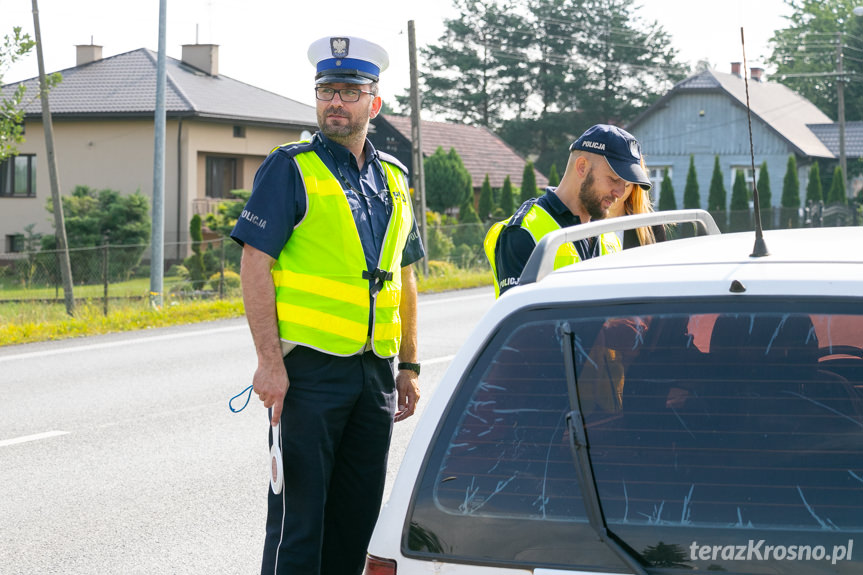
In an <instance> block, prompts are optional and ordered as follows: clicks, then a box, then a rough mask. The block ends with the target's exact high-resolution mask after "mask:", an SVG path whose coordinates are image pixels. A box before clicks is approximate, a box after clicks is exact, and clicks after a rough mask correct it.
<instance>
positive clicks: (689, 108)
mask: <svg viewBox="0 0 863 575" xmlns="http://www.w3.org/2000/svg"><path fill="white" fill-rule="evenodd" d="M743 73H746V71H743ZM749 105H750V108H751V112H752V142H753V150H754V153H755V166H756V173H753V171H752V160H751V158H750V145H749V119H748V117H747V106H746V83H745V79H744V78H743V75H742V73H741V67H740V64H738V63H735V64H732V68H731V73H730V74H727V73H723V72H718V71H716V70H705V71H702V72H700V73H698V74H695V75H693V76H690V77H689V78H687V79H685V80H683V81H682V82H680V83H678V84H677V85H675V86H674V87H673V88H672V89H671V90H670V91H669V92H668V93H666V94H665V95H664V96H663V97H662V98H660V99H659V100H657V101H656V103H654V104H653V105H652V106H650V108H648V109H647V110H646V111H645V112H643V113H642V114H641V115H640V116H639V117H637V118H636V119H635V120H634V121H633V122H631V123H630V124H629V125H627V126H626V129H627V130H629V131H630V132H632V134H633V135H635V136H636V137H637V138H638V140H639V141H640V142H641V143H642V149H643V151H644V157H645V162H646V164H647V167H648V168H649V170H650V176H651V179H652V180H653V182H654V185H655V189H656V190H659V189H660V188H659V186H660V182H661V180H662V177H663V175H662V174H663V173H664V171H665V170H668V173H669V175H670V177H671V182H672V184H673V187H674V192H675V198H676V200H677V206H678V207H683V193H684V189H685V187H686V177H687V173H688V171H689V158H690V155H692V156H693V158H694V161H695V169H696V173H697V176H698V187H699V194H700V196H701V204H702V207H706V206H707V198H708V193H709V190H710V179H711V177H712V175H713V167H714V161H715V160H714V159H715V157H716V156H719V164H720V169H721V171H722V176H723V179H724V183H725V189H726V191H727V197H728V198H729V199H730V197H731V190H732V186H733V183H734V177H735V173H736V172H737V171H738V170H741V171H743V173H744V175H745V176H746V180H747V182H752V181H757V177H758V174H757V171H758V170H759V169H760V166H761V165H762V163H763V162H767V169H768V173H769V175H770V180H771V196H772V204H773V205H774V206H778V205H779V203H780V200H781V195H782V181H783V178H784V177H785V171H786V169H787V165H788V158H789V156H791V155H793V156H795V158H796V161H797V167H798V178H799V180H800V190H801V192H800V193H801V205H803V204H805V194H806V184H807V182H808V175H809V168H810V166H811V165H812V163H813V162H815V161H819V163H820V164H821V165H822V170H823V166H824V165H825V162H833V163H835V161H836V159H837V156H838V149H837V150H832V149H831V147H830V146H828V144H827V143H825V141H824V140H822V137H824V134H825V133H829V132H831V129H829V128H828V129H818V128H813V127H814V126H825V125H830V126H835V124H834V123H833V121H832V120H831V119H830V118H829V117H828V116H827V115H826V114H824V113H823V112H822V111H821V110H819V109H818V108H817V107H816V106H815V105H814V104H813V103H812V102H810V101H809V100H807V99H806V98H804V97H802V96H800V95H799V94H797V93H796V92H794V91H792V90H791V89H790V88H788V87H787V86H784V85H782V84H779V83H775V82H767V81H764V78H763V70H762V69H760V68H753V69H752V70H751V74H750V78H749ZM832 130H835V128H832ZM819 136H821V137H819ZM837 143H838V140H837ZM835 147H836V148H838V145H837V146H835Z"/></svg>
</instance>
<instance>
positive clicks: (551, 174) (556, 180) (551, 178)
mask: <svg viewBox="0 0 863 575" xmlns="http://www.w3.org/2000/svg"><path fill="white" fill-rule="evenodd" d="M559 184H560V176H559V175H558V173H557V164H552V165H551V168H549V170H548V185H549V186H557V185H559Z"/></svg>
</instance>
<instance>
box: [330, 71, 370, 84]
mask: <svg viewBox="0 0 863 575" xmlns="http://www.w3.org/2000/svg"><path fill="white" fill-rule="evenodd" d="M376 81H377V78H372V77H371V76H370V75H369V74H367V73H366V72H362V71H360V70H342V69H337V70H324V71H323V72H320V73H318V74H317V75H316V76H315V84H316V85H317V84H371V83H372V82H376Z"/></svg>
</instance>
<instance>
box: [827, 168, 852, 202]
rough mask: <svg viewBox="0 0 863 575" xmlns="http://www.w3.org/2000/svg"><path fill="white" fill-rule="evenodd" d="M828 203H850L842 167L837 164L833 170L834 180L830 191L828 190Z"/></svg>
mask: <svg viewBox="0 0 863 575" xmlns="http://www.w3.org/2000/svg"><path fill="white" fill-rule="evenodd" d="M825 203H828V204H845V205H847V204H848V196H847V195H846V194H845V187H844V186H843V182H842V168H840V167H839V166H836V169H835V170H833V181H832V182H831V183H830V191H829V192H827V201H826V202H825Z"/></svg>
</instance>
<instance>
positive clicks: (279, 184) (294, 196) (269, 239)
mask: <svg viewBox="0 0 863 575" xmlns="http://www.w3.org/2000/svg"><path fill="white" fill-rule="evenodd" d="M296 147H299V148H300V149H302V150H312V151H314V152H315V153H317V155H318V157H319V158H320V159H321V160H322V161H323V162H324V165H325V166H326V167H327V169H329V170H330V172H332V173H333V175H335V176H336V178H337V180H339V182H340V183H341V185H342V189H344V191H345V197H346V198H347V200H348V204H349V205H350V207H351V212H352V213H353V216H354V222H355V223H356V226H357V231H358V232H359V236H360V242H361V243H362V246H363V251H364V252H365V256H366V265H367V266H368V269H369V270H374V269H375V268H377V266H378V255H379V254H380V251H381V246H382V245H383V241H384V235H385V234H386V231H387V223H388V222H389V218H390V214H391V213H392V199H391V198H390V195H389V193H388V192H387V186H386V177H385V175H384V174H383V172H382V170H381V165H380V159H379V158H380V155H379V153H378V151H377V150H375V149H374V147H373V146H372V144H371V142H369V141H368V140H366V145H365V152H366V161H365V162H364V164H363V168H362V170H360V169H359V168H358V166H357V161H356V158H354V155H353V154H351V152H350V151H349V150H348V149H347V148H345V147H344V146H342V145H340V144H337V143H336V142H334V141H332V140H330V139H329V138H327V137H326V136H324V135H323V134H321V133H320V132H318V133H316V134H315V136H314V137H313V138H312V141H311V143H309V144H297V145H296ZM294 149H295V148H294V146H288V147H287V148H279V149H277V150H276V151H274V152H273V153H272V154H270V155H269V156H267V158H266V159H265V160H264V162H263V163H262V164H261V167H260V168H258V172H257V173H256V174H255V182H254V185H253V187H252V195H251V197H250V198H249V201H248V202H247V203H246V207H245V209H244V210H243V213H242V215H241V216H240V217H239V218H238V219H237V224H236V226H234V229H233V231H232V232H231V237H232V238H233V239H234V240H235V241H237V242H238V243H239V244H241V245H243V244H249V245H250V246H253V247H255V248H257V249H259V250H261V251H262V252H264V253H266V254H268V255H269V256H270V257H272V258H274V259H277V258H278V257H279V254H280V253H281V252H282V248H283V247H284V246H285V244H286V243H287V242H288V240H289V239H290V237H291V234H292V233H293V231H294V228H295V227H296V226H297V225H298V224H299V223H300V222H301V221H302V220H303V218H304V217H305V215H306V193H305V186H304V184H303V181H302V177H301V175H300V170H299V168H298V167H297V165H296V163H295V162H294V160H293V155H292V154H291V153H290V150H294ZM340 173H341V175H343V176H344V178H345V179H346V180H347V182H348V184H349V186H345V184H344V182H343V181H342V177H341V176H340ZM424 255H425V252H424V250H423V245H422V241H421V240H420V237H419V233H418V232H417V225H416V220H414V223H413V226H412V228H411V233H410V235H409V236H408V241H407V244H406V245H405V248H404V250H403V251H402V261H401V265H402V267H404V266H408V265H410V264H412V263H414V262H416V261H417V260H419V259H421V258H422V257H423V256H424Z"/></svg>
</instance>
